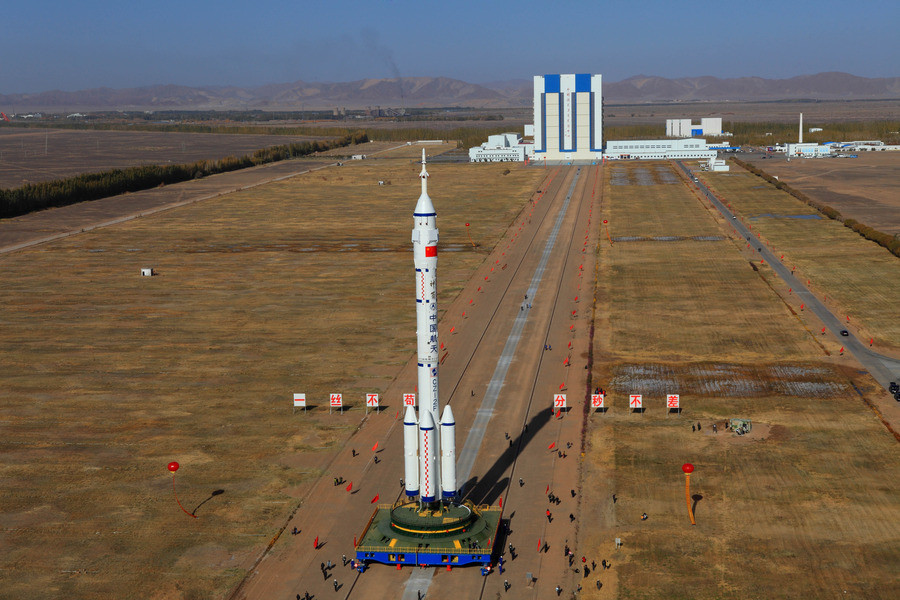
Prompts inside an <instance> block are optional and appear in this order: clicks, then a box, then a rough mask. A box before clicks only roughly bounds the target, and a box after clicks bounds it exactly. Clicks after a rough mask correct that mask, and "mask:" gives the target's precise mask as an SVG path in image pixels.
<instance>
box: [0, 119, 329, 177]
mask: <svg viewBox="0 0 900 600" xmlns="http://www.w3.org/2000/svg"><path fill="white" fill-rule="evenodd" d="M316 139H324V138H320V137H303V136H282V135H240V134H236V135H230V134H214V133H155V132H146V131H132V132H128V131H88V130H84V131H82V130H68V129H20V128H0V188H15V187H19V186H21V185H24V184H26V183H36V182H39V181H51V180H54V179H63V178H65V177H72V176H73V175H79V174H81V173H94V172H97V171H106V170H109V169H119V168H123V167H132V166H136V165H148V164H152V165H165V164H170V163H174V164H179V163H191V162H194V161H197V160H205V159H209V160H215V159H219V158H224V157H226V156H231V155H233V156H242V155H244V154H250V153H252V152H254V151H255V150H258V149H260V148H268V147H270V146H278V145H281V144H289V143H291V142H300V141H304V140H316Z"/></svg>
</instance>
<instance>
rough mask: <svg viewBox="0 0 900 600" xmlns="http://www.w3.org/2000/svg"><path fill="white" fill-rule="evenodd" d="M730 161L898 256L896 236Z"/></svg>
mask: <svg viewBox="0 0 900 600" xmlns="http://www.w3.org/2000/svg"><path fill="white" fill-rule="evenodd" d="M732 160H733V161H734V162H735V163H737V164H738V165H740V166H741V167H743V168H744V169H747V170H748V171H750V172H751V173H753V174H754V175H756V176H758V177H761V178H762V179H765V180H766V181H768V182H769V183H771V184H772V185H774V186H775V187H776V188H778V189H779V190H784V191H785V192H787V193H788V194H790V195H791V196H793V197H794V198H797V199H798V200H800V201H801V202H805V203H806V204H808V205H809V206H811V207H813V208H815V209H816V210H817V211H819V212H820V213H822V214H823V215H825V216H826V217H828V218H829V219H834V220H835V221H840V222H841V223H843V224H844V227H848V228H850V229H852V230H853V231H855V232H856V233H858V234H859V235H861V236H863V237H864V238H866V239H867V240H871V241H873V242H875V243H876V244H878V245H879V246H882V247H884V248H887V249H888V251H889V252H890V253H891V254H893V255H894V256H900V238H898V237H897V236H894V235H890V234H888V233H884V232H882V231H878V230H877V229H874V228H872V227H869V226H868V225H865V224H863V223H860V222H858V221H857V220H855V219H847V218H844V216H843V215H841V213H840V212H838V211H837V210H835V209H834V208H832V207H831V206H828V205H827V204H822V203H821V202H817V201H816V200H813V199H812V198H810V197H809V196H807V195H806V194H804V193H803V192H801V191H800V190H796V189H794V188H792V187H791V186H790V185H788V184H787V183H785V182H783V181H780V180H778V179H775V178H774V177H772V176H771V175H769V174H768V173H766V172H765V171H763V170H762V169H760V168H759V167H757V166H754V165H751V164H750V163H747V162H744V161H742V160H740V159H739V158H736V157H733V158H732Z"/></svg>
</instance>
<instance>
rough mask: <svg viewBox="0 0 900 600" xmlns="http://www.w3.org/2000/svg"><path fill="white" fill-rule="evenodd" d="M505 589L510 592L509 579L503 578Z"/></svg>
mask: <svg viewBox="0 0 900 600" xmlns="http://www.w3.org/2000/svg"><path fill="white" fill-rule="evenodd" d="M503 591H504V592H508V591H509V579H504V580H503Z"/></svg>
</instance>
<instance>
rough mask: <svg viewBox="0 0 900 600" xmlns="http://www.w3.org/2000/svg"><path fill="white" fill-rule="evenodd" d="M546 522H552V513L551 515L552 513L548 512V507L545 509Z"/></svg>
mask: <svg viewBox="0 0 900 600" xmlns="http://www.w3.org/2000/svg"><path fill="white" fill-rule="evenodd" d="M547 522H548V523H552V522H553V515H552V513H551V512H550V509H549V508H548V509H547Z"/></svg>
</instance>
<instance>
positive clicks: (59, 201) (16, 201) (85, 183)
mask: <svg viewBox="0 0 900 600" xmlns="http://www.w3.org/2000/svg"><path fill="white" fill-rule="evenodd" d="M366 141H368V138H367V137H366V134H365V132H363V131H358V132H354V133H347V134H346V135H344V136H343V137H340V138H338V139H332V140H316V141H304V142H295V143H292V144H284V145H280V146H272V147H270V148H262V149H260V150H257V151H256V152H254V153H253V154H250V155H244V156H240V157H235V156H226V157H225V158H222V159H220V160H198V161H196V162H193V163H187V164H180V165H146V166H140V167H129V168H126V169H113V170H111V171H104V172H102V173H85V174H82V175H77V176H75V177H70V178H68V179H60V180H57V181H47V182H43V183H30V184H27V185H24V186H22V187H19V188H15V189H11V190H0V218H8V217H16V216H19V215H24V214H27V213H30V212H33V211H36V210H42V209H45V208H51V207H54V206H66V205H69V204H76V203H78V202H85V201H89V200H97V199H99V198H106V197H108V196H115V195H118V194H124V193H125V192H137V191H140V190H147V189H150V188H154V187H158V186H160V185H168V184H172V183H178V182H181V181H187V180H189V179H199V178H201V177H206V176H208V175H215V174H217V173H226V172H228V171H236V170H238V169H245V168H247V167H253V166H256V165H262V164H266V163H271V162H276V161H280V160H286V159H288V158H296V157H300V156H307V155H309V154H313V153H314V152H322V151H325V150H330V149H332V148H339V147H343V146H349V145H351V144H360V143H363V142H366Z"/></svg>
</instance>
